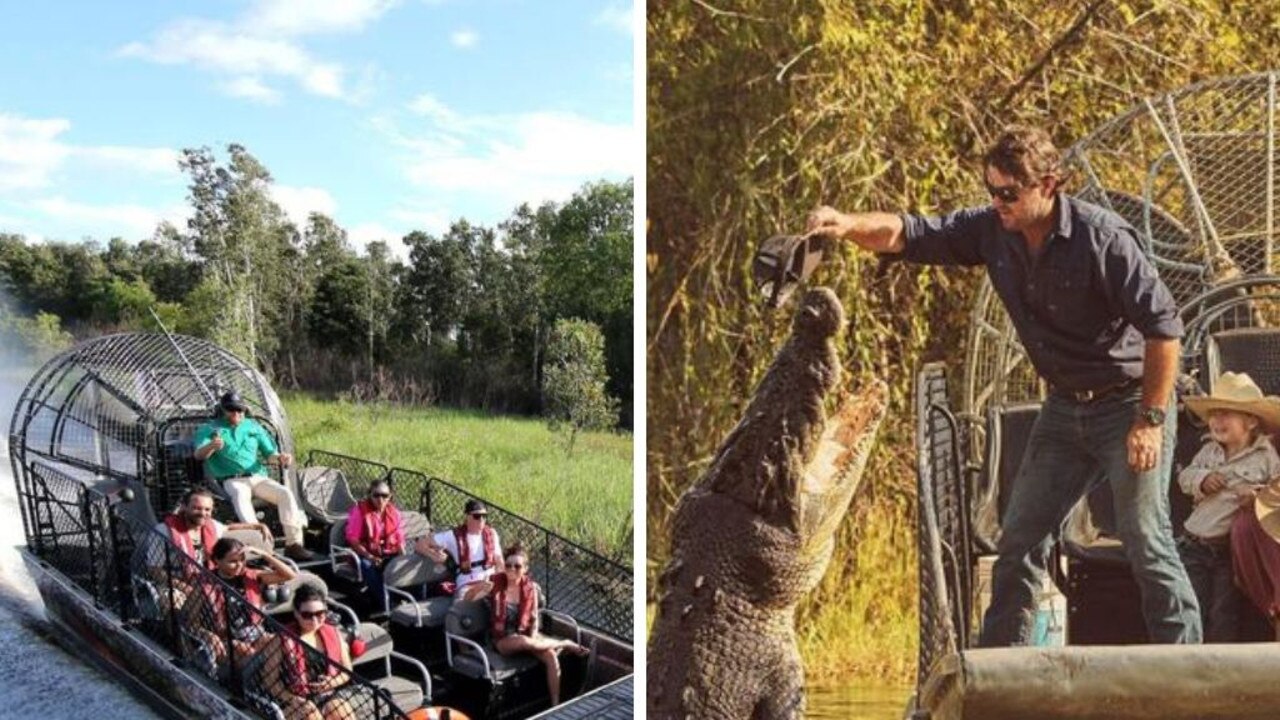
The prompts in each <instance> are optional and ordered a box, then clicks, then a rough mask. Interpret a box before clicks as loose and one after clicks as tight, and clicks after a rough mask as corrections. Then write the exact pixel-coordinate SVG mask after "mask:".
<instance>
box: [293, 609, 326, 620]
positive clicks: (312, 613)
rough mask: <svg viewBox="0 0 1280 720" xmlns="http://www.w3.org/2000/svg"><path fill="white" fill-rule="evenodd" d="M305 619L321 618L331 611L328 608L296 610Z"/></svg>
mask: <svg viewBox="0 0 1280 720" xmlns="http://www.w3.org/2000/svg"><path fill="white" fill-rule="evenodd" d="M294 612H296V613H298V617H300V618H302V619H303V620H319V619H320V618H322V617H324V616H325V615H327V614H328V613H329V611H328V610H294Z"/></svg>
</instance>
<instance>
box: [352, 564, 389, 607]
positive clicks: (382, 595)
mask: <svg viewBox="0 0 1280 720" xmlns="http://www.w3.org/2000/svg"><path fill="white" fill-rule="evenodd" d="M358 561H359V563H360V574H361V576H362V577H363V578H364V585H365V587H367V588H369V599H370V601H371V602H372V603H373V607H374V609H375V610H383V611H385V610H386V609H387V590H386V584H385V583H384V582H383V580H382V570H381V569H379V568H378V567H377V566H376V565H374V564H373V563H372V562H370V561H369V559H368V558H358Z"/></svg>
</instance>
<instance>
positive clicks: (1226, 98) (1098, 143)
mask: <svg viewBox="0 0 1280 720" xmlns="http://www.w3.org/2000/svg"><path fill="white" fill-rule="evenodd" d="M1276 79H1277V76H1276V74H1275V73H1261V74H1255V75H1244V76H1238V77H1228V78H1219V79H1214V80H1210V81H1206V82H1203V83H1199V84H1196V85H1192V86H1189V87H1186V88H1184V89H1181V90H1178V91H1176V92H1172V93H1167V94H1165V95H1160V96H1158V97H1154V98H1151V99H1148V100H1144V101H1143V102H1140V103H1137V104H1136V105H1134V106H1133V107H1132V108H1130V109H1129V110H1128V111H1127V112H1125V113H1124V114H1122V115H1120V116H1119V117H1117V118H1115V119H1114V120H1112V121H1111V122H1109V123H1107V124H1106V125H1104V126H1102V127H1101V128H1099V129H1098V130H1097V131H1096V132H1094V133H1093V134H1091V135H1089V136H1088V137H1087V138H1085V139H1084V140H1081V141H1080V142H1079V143H1077V144H1076V145H1075V146H1073V147H1072V148H1071V149H1070V150H1069V151H1068V152H1067V153H1066V164H1067V167H1068V170H1069V171H1070V174H1071V176H1072V180H1071V185H1072V186H1073V187H1069V188H1068V189H1070V190H1072V191H1073V192H1074V193H1075V194H1076V195H1077V196H1078V197H1080V198H1081V199H1083V200H1086V201H1088V202H1091V203H1094V204H1097V205H1101V206H1102V207H1106V208H1110V209H1111V210H1114V211H1115V212H1117V213H1118V214H1119V215H1121V216H1122V217H1124V218H1125V219H1126V220H1128V221H1129V223H1130V224H1132V225H1133V227H1134V228H1135V229H1136V230H1137V232H1138V236H1139V241H1140V242H1141V243H1142V244H1143V245H1144V249H1145V250H1146V251H1147V253H1148V256H1149V257H1150V258H1151V260H1152V262H1153V263H1154V264H1155V266H1156V268H1157V270H1158V271H1159V273H1160V277H1161V279H1162V280H1163V281H1164V283H1165V284H1166V285H1167V286H1168V287H1169V290H1170V291H1171V292H1172V293H1173V296H1174V300H1175V301H1176V302H1177V303H1178V306H1179V307H1182V308H1184V311H1183V319H1184V321H1190V320H1192V319H1194V317H1195V316H1196V315H1197V311H1198V309H1199V308H1200V307H1202V304H1201V303H1202V302H1203V300H1204V298H1206V296H1212V294H1213V293H1212V291H1213V290H1215V289H1216V288H1219V287H1221V286H1222V285H1223V284H1229V283H1230V282H1231V281H1233V280H1235V279H1236V278H1241V277H1248V276H1256V275H1261V274H1268V273H1270V272H1272V269H1273V267H1274V265H1275V247H1274V245H1275V236H1276V213H1275V206H1276V198H1275V194H1276V161H1277V159H1278V158H1280V155H1278V153H1277V149H1276V141H1275V136H1276ZM1254 324H1256V323H1254ZM1195 352H1199V350H1198V348H1197V349H1196V350H1195ZM966 357H967V360H966V368H965V381H964V397H963V400H962V405H961V411H962V413H963V414H964V415H966V416H969V417H983V416H984V415H985V411H986V408H987V406H988V405H989V404H991V403H1001V404H1003V403H1009V402H1019V401H1025V400H1034V399H1038V398H1039V397H1040V392H1039V388H1038V386H1037V383H1036V379H1035V373H1034V371H1033V370H1031V368H1030V363H1029V362H1028V361H1027V359H1026V355H1025V352H1024V351H1023V350H1022V348H1021V346H1020V345H1019V344H1018V342H1017V339H1016V336H1015V334H1014V331H1013V328H1012V325H1011V324H1010V322H1009V319H1008V316H1007V315H1006V314H1005V313H1004V308H1003V306H1001V304H1000V303H999V301H998V299H997V298H996V297H995V294H994V292H993V291H992V290H991V287H990V284H989V282H986V281H984V287H983V289H982V291H981V293H980V294H979V299H978V303H977V305H976V307H975V312H974V327H973V329H972V330H971V332H970V337H969V347H968V352H967V354H966ZM973 452H975V453H978V455H975V456H974V457H975V459H976V458H977V457H980V453H981V452H982V448H981V446H980V443H975V447H974V448H973Z"/></svg>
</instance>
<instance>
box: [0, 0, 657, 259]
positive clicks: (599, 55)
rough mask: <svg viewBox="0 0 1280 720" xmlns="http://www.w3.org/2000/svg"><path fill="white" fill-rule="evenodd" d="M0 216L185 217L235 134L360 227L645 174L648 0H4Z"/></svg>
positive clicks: (27, 224) (409, 222)
mask: <svg viewBox="0 0 1280 720" xmlns="http://www.w3.org/2000/svg"><path fill="white" fill-rule="evenodd" d="M0 8H2V10H0V12H2V14H3V17H4V23H3V26H2V27H0V232H17V233H22V234H25V235H27V236H28V238H30V239H32V240H41V239H60V240H71V241H78V240H80V239H83V238H85V237H93V238H95V239H98V240H101V241H105V240H106V239H108V238H110V237H112V236H117V235H118V236H121V237H124V238H125V239H127V240H130V241H136V240H139V239H143V238H146V237H150V235H151V233H152V231H153V230H154V228H155V225H156V224H157V223H158V222H159V221H160V220H162V219H167V220H170V221H171V222H174V223H175V224H177V225H179V227H183V226H184V223H185V218H186V213H187V209H186V181H185V177H184V176H183V175H182V174H181V172H180V171H179V170H178V168H177V163H176V158H177V153H178V150H179V149H181V148H184V147H199V146H202V145H207V146H209V147H211V148H213V149H214V150H215V151H216V152H217V153H218V155H219V157H220V158H224V159H225V153H224V151H225V146H226V145H227V143H230V142H238V143H240V144H242V145H244V146H245V147H247V148H248V149H249V151H250V152H251V153H253V155H254V156H255V157H257V158H258V159H259V160H260V161H261V162H262V163H263V164H265V165H266V166H267V168H268V169H269V170H270V171H271V173H272V175H273V176H274V179H275V186H274V188H273V193H274V195H275V198H276V200H277V202H278V203H280V205H281V206H282V207H283V208H284V209H285V211H286V212H287V213H288V214H289V215H290V217H292V218H295V219H296V221H297V222H299V224H301V222H302V220H303V219H304V218H305V217H306V214H307V213H308V212H310V211H312V210H316V211H320V212H324V213H326V214H328V215H330V216H332V217H334V218H335V219H336V220H337V221H338V223H339V224H341V225H342V226H343V227H345V228H346V229H347V230H348V232H349V233H350V234H351V239H352V243H353V245H355V246H356V247H361V246H363V245H364V244H365V243H367V242H368V241H370V240H376V239H386V240H388V241H390V242H391V245H392V248H393V250H394V251H395V252H397V253H398V254H401V255H403V254H404V252H405V251H404V246H403V245H402V244H401V243H400V242H399V238H400V237H401V236H402V235H403V234H404V233H406V232H408V231H409V230H414V229H422V230H427V231H429V232H437V233H438V232H441V231H443V230H444V229H445V228H447V227H448V224H449V222H451V221H452V220H455V219H457V218H459V217H465V218H467V219H469V220H471V221H472V222H477V223H481V224H486V225H493V224H496V223H497V222H499V221H501V220H503V219H505V218H506V217H507V216H508V215H509V214H510V213H511V211H512V210H513V209H514V208H515V207H516V206H517V205H519V204H520V203H521V202H529V203H532V204H537V203H540V202H542V201H544V200H557V201H559V200H564V199H567V198H568V197H569V196H570V195H571V194H572V193H573V192H574V191H575V190H577V189H578V188H579V187H581V186H582V184H583V183H585V182H588V181H592V180H597V179H602V178H605V179H611V180H621V179H623V178H626V177H629V176H634V175H636V174H638V168H636V167H634V165H635V159H636V158H638V157H640V154H639V153H638V152H637V150H636V148H637V147H638V146H639V145H640V144H641V143H642V142H643V139H642V137H641V135H640V132H639V130H638V129H637V128H636V126H635V120H634V112H633V108H634V100H633V98H634V95H633V50H632V47H633V35H634V27H635V19H634V17H633V16H634V0H305V1H303V0H299V1H296V2H295V1H292V0H206V1H203V2H195V1H178V0H174V1H171V2H159V1H152V2H127V3H112V2H49V3H35V2H16V1H14V0H0Z"/></svg>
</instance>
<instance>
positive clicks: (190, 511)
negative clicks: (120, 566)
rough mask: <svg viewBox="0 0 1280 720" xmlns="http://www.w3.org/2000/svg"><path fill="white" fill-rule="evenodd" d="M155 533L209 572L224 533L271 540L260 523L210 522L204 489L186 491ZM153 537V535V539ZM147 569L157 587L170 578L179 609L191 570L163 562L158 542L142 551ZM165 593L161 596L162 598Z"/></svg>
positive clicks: (210, 505) (209, 505) (210, 497)
mask: <svg viewBox="0 0 1280 720" xmlns="http://www.w3.org/2000/svg"><path fill="white" fill-rule="evenodd" d="M155 529H156V532H158V533H160V535H161V536H164V537H167V538H169V540H170V541H172V542H173V544H174V545H176V546H177V547H178V548H179V549H180V550H182V551H183V552H184V553H186V554H187V556H188V557H190V558H191V559H192V560H195V561H196V563H198V564H199V565H201V566H203V567H205V568H207V569H210V570H212V569H213V568H214V563H213V558H212V555H211V552H212V550H213V545H214V543H216V542H217V541H218V540H219V539H220V538H221V537H222V536H223V535H224V534H226V532H227V531H228V530H257V531H259V532H261V533H262V534H263V537H264V538H267V539H268V540H269V539H270V537H271V533H270V531H268V530H267V526H266V525H264V524H262V523H231V524H230V525H223V524H222V523H220V522H218V521H217V520H214V519H213V494H212V493H210V492H209V491H208V490H206V489H204V488H195V489H193V490H189V491H188V492H187V494H186V495H184V496H183V498H182V504H181V505H179V506H178V507H177V509H175V510H174V511H173V512H172V513H170V514H168V515H165V516H164V519H162V520H161V521H160V522H159V523H158V524H156V526H155ZM153 537H154V536H153ZM146 552H147V554H148V562H147V564H148V566H149V567H150V568H151V579H152V580H153V581H154V582H156V583H158V584H167V582H168V579H169V577H170V576H172V578H173V581H174V589H175V593H176V595H178V599H177V602H176V603H175V604H176V605H177V606H179V607H181V606H182V599H183V598H185V597H186V596H187V594H189V592H190V589H191V588H190V582H189V580H190V576H191V575H192V574H194V571H193V570H192V568H191V567H190V566H188V565H187V564H186V563H183V562H180V561H176V559H172V558H171V561H170V562H166V560H165V558H166V556H167V555H168V553H167V552H166V551H165V548H164V547H163V545H162V544H160V543H152V544H150V546H149V547H148V548H147V550H146ZM164 594H167V593H162V595H164Z"/></svg>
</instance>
